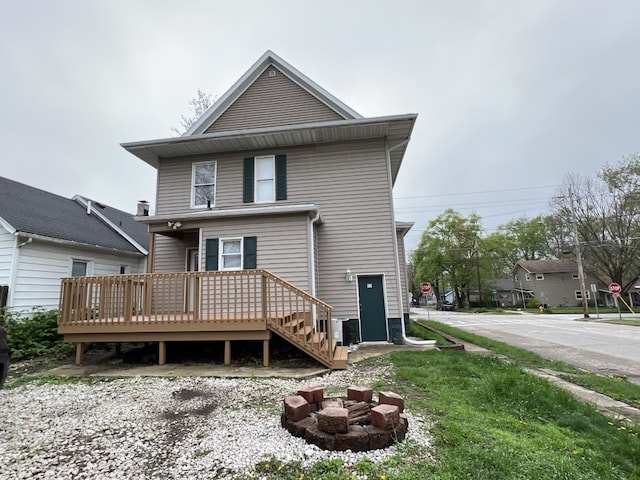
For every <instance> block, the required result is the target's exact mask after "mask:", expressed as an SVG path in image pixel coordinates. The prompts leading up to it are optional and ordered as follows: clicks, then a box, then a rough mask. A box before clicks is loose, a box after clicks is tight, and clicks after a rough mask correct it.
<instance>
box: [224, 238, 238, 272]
mask: <svg viewBox="0 0 640 480" xmlns="http://www.w3.org/2000/svg"><path fill="white" fill-rule="evenodd" d="M224 242H240V266H239V267H227V268H225V266H224ZM233 255H238V254H237V253H234V254H233ZM243 268H244V241H243V238H242V237H237V238H221V239H219V243H218V270H226V271H232V270H242V269H243Z"/></svg>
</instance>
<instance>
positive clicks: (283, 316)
mask: <svg viewBox="0 0 640 480" xmlns="http://www.w3.org/2000/svg"><path fill="white" fill-rule="evenodd" d="M267 328H270V329H271V330H274V331H276V332H277V333H278V334H280V335H282V336H284V337H285V338H287V339H288V340H289V341H291V342H293V343H296V344H297V345H298V346H299V347H301V348H303V349H305V350H307V351H308V350H309V349H311V350H313V351H312V352H308V353H310V354H312V355H313V356H315V357H316V358H317V359H318V360H320V361H323V362H325V361H326V360H328V361H329V362H330V360H331V358H332V355H333V346H334V345H335V343H334V342H332V341H331V340H332V332H331V307H330V306H329V305H327V304H326V303H324V302H322V301H321V300H319V299H317V298H315V297H313V296H312V295H309V294H308V293H307V292H305V291H303V290H301V289H299V288H297V287H296V286H294V285H292V284H290V283H288V282H287V281H285V280H283V279H282V278H280V277H278V276H276V275H274V274H273V273H271V272H269V271H267V270H240V271H223V272H212V271H206V272H178V273H149V274H139V275H113V276H102V277H73V278H64V279H62V285H61V291H60V315H59V319H58V331H59V332H60V333H88V334H90V333H92V332H99V333H118V332H123V331H128V332H131V331H146V332H150V331H157V332H166V331H180V330H185V331H237V330H266V329H267Z"/></svg>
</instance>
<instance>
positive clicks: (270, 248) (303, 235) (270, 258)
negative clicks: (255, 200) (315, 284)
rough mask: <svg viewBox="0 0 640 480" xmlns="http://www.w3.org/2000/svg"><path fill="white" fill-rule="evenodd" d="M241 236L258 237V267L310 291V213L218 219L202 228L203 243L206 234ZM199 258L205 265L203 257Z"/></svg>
mask: <svg viewBox="0 0 640 480" xmlns="http://www.w3.org/2000/svg"><path fill="white" fill-rule="evenodd" d="M241 237H257V244H258V249H257V268H259V269H261V268H264V269H266V270H269V271H271V272H272V273H274V274H276V275H278V276H279V277H281V278H283V279H285V280H287V281H288V282H290V283H292V284H294V285H295V286H296V287H298V288H301V289H302V290H304V291H309V287H310V280H309V217H308V216H307V215H306V214H296V215H274V216H260V217H243V218H228V219H220V220H216V221H215V222H214V223H211V224H209V225H208V226H205V227H203V229H202V242H203V244H205V242H206V240H207V239H208V238H241ZM202 256H203V257H204V252H203V255H202ZM202 262H203V263H202V268H203V269H204V258H203V259H202Z"/></svg>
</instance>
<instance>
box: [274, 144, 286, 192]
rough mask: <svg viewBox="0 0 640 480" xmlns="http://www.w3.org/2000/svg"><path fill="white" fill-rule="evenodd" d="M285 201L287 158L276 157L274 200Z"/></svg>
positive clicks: (283, 156)
mask: <svg viewBox="0 0 640 480" xmlns="http://www.w3.org/2000/svg"><path fill="white" fill-rule="evenodd" d="M286 199H287V156H286V155H276V200H286Z"/></svg>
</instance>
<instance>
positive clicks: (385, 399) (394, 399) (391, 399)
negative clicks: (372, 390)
mask: <svg viewBox="0 0 640 480" xmlns="http://www.w3.org/2000/svg"><path fill="white" fill-rule="evenodd" d="M378 403H380V404H383V403H384V404H387V405H397V406H398V410H399V411H400V413H402V412H404V398H402V397H401V396H400V395H398V394H397V393H393V392H380V395H379V398H378Z"/></svg>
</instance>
